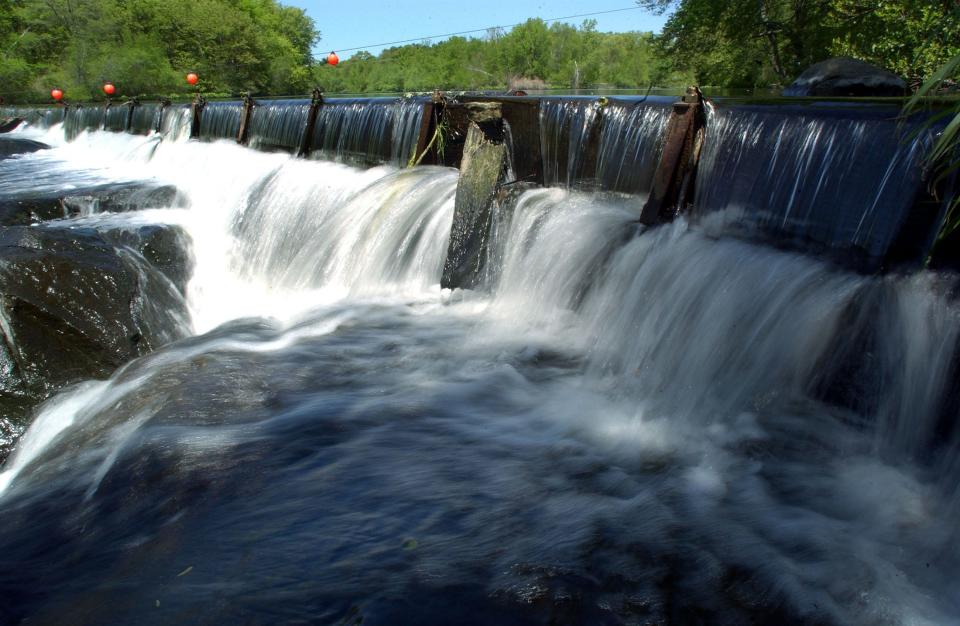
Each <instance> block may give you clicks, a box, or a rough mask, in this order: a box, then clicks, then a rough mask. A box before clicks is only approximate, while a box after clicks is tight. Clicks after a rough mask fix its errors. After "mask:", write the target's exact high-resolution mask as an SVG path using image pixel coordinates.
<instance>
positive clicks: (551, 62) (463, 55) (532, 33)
mask: <svg viewBox="0 0 960 626" xmlns="http://www.w3.org/2000/svg"><path fill="white" fill-rule="evenodd" d="M314 79H315V81H316V83H317V84H319V85H322V86H323V88H324V89H325V90H326V91H327V92H329V93H394V92H408V91H430V90H433V89H448V90H450V89H455V90H459V89H463V90H468V89H507V88H511V87H521V88H522V87H525V86H529V85H543V86H549V87H556V88H564V89H574V88H588V87H593V86H596V85H604V86H610V87H623V88H646V87H648V86H650V85H652V84H657V85H666V86H674V85H680V84H683V83H685V82H686V81H687V80H689V74H686V73H684V72H682V71H681V72H677V71H675V70H674V68H673V67H671V66H670V65H669V64H668V63H666V62H665V61H664V60H663V59H661V58H660V57H659V56H658V55H657V53H656V50H655V45H654V36H653V35H652V34H651V33H636V32H633V33H601V32H597V30H596V22H595V21H592V20H587V21H585V22H584V23H583V24H582V25H580V26H579V27H576V26H572V25H570V24H562V23H554V24H552V25H550V26H548V25H547V24H546V23H545V22H544V21H543V20H539V19H531V20H527V21H526V22H525V23H524V24H521V25H520V26H517V27H515V28H513V29H512V30H511V31H510V32H502V31H499V30H492V31H490V32H488V33H487V36H486V37H485V38H483V39H466V38H463V37H452V38H450V39H447V40H445V41H441V42H438V43H436V44H433V45H430V44H426V43H421V44H413V45H407V46H401V47H397V48H390V49H387V50H384V51H383V52H382V53H381V54H380V55H379V56H376V57H374V56H373V55H371V54H369V53H367V52H360V53H358V54H355V55H353V57H351V58H350V59H348V60H346V61H342V62H341V63H340V65H339V66H337V67H335V68H334V67H327V66H322V65H321V66H318V67H316V69H315V72H314Z"/></svg>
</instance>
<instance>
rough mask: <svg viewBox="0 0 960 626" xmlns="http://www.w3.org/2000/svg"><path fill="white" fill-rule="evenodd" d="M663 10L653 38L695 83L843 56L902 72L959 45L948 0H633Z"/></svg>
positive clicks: (928, 66) (776, 77)
mask: <svg viewBox="0 0 960 626" xmlns="http://www.w3.org/2000/svg"><path fill="white" fill-rule="evenodd" d="M638 4H639V5H640V6H642V7H644V8H646V9H647V10H650V11H653V12H656V13H661V14H662V13H665V12H670V17H669V18H668V20H667V23H666V26H665V27H664V30H663V33H662V35H661V36H660V38H659V39H658V44H659V48H660V51H661V53H662V54H663V55H664V56H665V57H666V58H668V59H670V60H671V62H672V64H673V67H674V68H675V69H679V68H691V69H693V70H694V72H695V73H696V75H697V78H698V79H699V80H700V82H701V83H704V84H712V85H721V86H735V87H741V86H742V87H750V86H757V85H768V84H780V85H782V84H785V83H787V82H789V81H791V80H792V79H793V78H795V77H796V76H797V75H798V74H799V73H800V72H802V71H803V69H804V68H806V67H807V66H809V65H811V64H813V63H816V62H818V61H822V60H824V59H825V58H828V57H831V56H839V55H847V56H853V57H856V58H859V59H863V60H865V61H868V62H872V63H874V64H877V65H880V66H881V67H884V68H887V69H890V70H892V71H895V72H897V73H899V74H901V75H904V76H907V77H909V78H919V77H922V76H927V75H929V74H930V73H931V72H933V71H934V70H935V69H936V68H937V67H938V66H939V65H941V64H942V63H944V62H945V61H946V60H947V59H949V58H950V57H951V56H953V55H954V54H956V53H957V52H958V51H960V3H957V2H955V1H954V0H727V1H725V2H714V1H713V0H638Z"/></svg>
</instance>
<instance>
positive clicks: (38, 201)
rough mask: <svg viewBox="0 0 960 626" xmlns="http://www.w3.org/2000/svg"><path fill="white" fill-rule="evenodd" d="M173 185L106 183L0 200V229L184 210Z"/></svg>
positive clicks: (12, 196) (182, 202) (19, 195)
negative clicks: (92, 216)
mask: <svg viewBox="0 0 960 626" xmlns="http://www.w3.org/2000/svg"><path fill="white" fill-rule="evenodd" d="M186 204H187V202H186V198H185V197H184V196H183V194H181V193H180V192H179V190H177V188H176V187H174V186H173V185H158V184H156V183H122V184H117V183H110V184H104V185H91V186H90V187H88V188H85V189H80V190H77V189H73V190H70V191H69V192H62V191H61V192H52V193H43V194H34V195H27V194H17V195H11V196H7V197H2V196H0V226H17V225H21V226H25V225H27V224H35V223H37V222H43V221H47V220H53V219H59V218H63V217H70V216H73V215H82V214H89V213H122V212H125V211H136V210H139V209H156V208H163V207H171V206H186Z"/></svg>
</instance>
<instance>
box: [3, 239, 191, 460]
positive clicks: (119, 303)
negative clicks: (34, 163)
mask: <svg viewBox="0 0 960 626" xmlns="http://www.w3.org/2000/svg"><path fill="white" fill-rule="evenodd" d="M139 237H140V239H139V240H138V241H139V243H138V246H139V247H142V248H143V249H145V250H147V251H148V252H150V251H152V252H153V253H156V254H158V255H161V256H162V254H161V253H166V254H168V255H169V256H171V257H172V256H173V253H171V252H169V250H166V248H165V244H163V241H164V238H165V237H166V238H168V239H169V241H171V242H172V241H174V240H176V237H177V236H176V235H164V236H161V235H160V234H159V231H157V232H154V233H151V234H149V235H148V234H143V235H140V236H139ZM136 250H137V246H127V245H123V246H118V245H117V244H115V243H113V242H111V241H110V240H109V238H108V237H105V236H104V235H103V234H101V233H99V232H97V231H96V230H94V229H92V228H76V227H74V228H71V227H69V226H67V225H66V224H64V225H63V226H57V227H49V226H37V227H23V226H15V227H8V228H4V229H0V331H2V332H0V339H2V342H0V344H2V345H0V408H2V409H3V410H4V413H6V414H7V417H8V418H9V417H10V416H11V415H12V416H14V418H15V419H14V420H13V422H14V423H16V422H17V421H18V420H17V419H16V416H17V415H20V416H21V417H22V416H23V415H25V414H26V412H27V411H29V409H30V408H31V407H32V406H34V405H35V404H36V402H38V401H40V400H42V399H43V398H45V397H47V396H48V395H50V394H51V393H52V392H54V391H56V390H57V389H59V388H62V387H63V386H65V385H67V384H70V383H72V382H75V381H79V380H85V379H90V378H106V377H107V376H109V375H110V374H111V373H112V372H113V371H114V370H116V369H117V368H118V367H119V366H121V365H123V364H124V363H126V362H127V361H130V360H131V359H134V358H136V357H138V356H141V355H143V354H146V353H148V352H150V351H152V350H154V349H156V348H158V347H160V346H162V345H164V344H166V343H169V342H171V341H173V340H176V339H178V338H180V337H182V336H183V335H184V334H185V332H186V328H187V326H186V322H187V319H188V317H187V312H186V308H185V304H184V301H183V298H182V297H181V295H180V294H179V293H178V291H177V289H176V287H175V286H174V284H173V283H172V282H171V280H169V279H168V278H167V277H166V276H164V275H163V274H162V273H161V272H160V271H159V270H158V269H157V268H154V267H153V266H152V265H151V264H150V263H148V262H147V261H146V260H145V258H144V257H143V256H141V255H140V254H139V253H138V252H137V251H136ZM7 430H9V429H7ZM0 452H2V451H0Z"/></svg>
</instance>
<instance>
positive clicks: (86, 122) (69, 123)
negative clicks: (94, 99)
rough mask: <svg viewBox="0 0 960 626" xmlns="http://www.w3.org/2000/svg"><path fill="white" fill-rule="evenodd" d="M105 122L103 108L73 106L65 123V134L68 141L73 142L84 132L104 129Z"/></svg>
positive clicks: (67, 114)
mask: <svg viewBox="0 0 960 626" xmlns="http://www.w3.org/2000/svg"><path fill="white" fill-rule="evenodd" d="M103 121H104V109H103V107H98V106H85V107H81V106H73V107H70V109H69V110H68V111H67V113H66V118H65V119H64V121H63V130H64V134H65V136H66V138H67V140H68V141H72V140H73V139H75V138H76V137H77V135H79V134H80V133H82V132H84V131H91V130H100V129H102V128H103Z"/></svg>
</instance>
